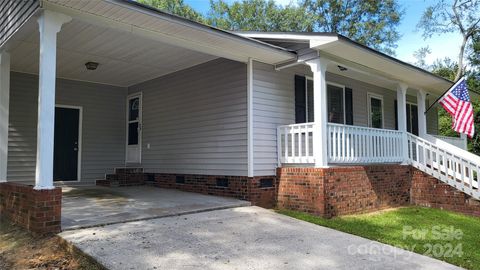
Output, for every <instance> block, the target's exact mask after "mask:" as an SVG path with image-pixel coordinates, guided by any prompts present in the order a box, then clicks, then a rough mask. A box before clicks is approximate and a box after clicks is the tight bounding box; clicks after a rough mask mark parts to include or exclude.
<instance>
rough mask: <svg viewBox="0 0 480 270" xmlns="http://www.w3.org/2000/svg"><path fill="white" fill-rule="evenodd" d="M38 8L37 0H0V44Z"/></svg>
mask: <svg viewBox="0 0 480 270" xmlns="http://www.w3.org/2000/svg"><path fill="white" fill-rule="evenodd" d="M39 8H40V1H39V0H2V1H0V46H2V45H3V44H4V43H5V42H6V41H7V40H8V39H9V38H10V37H11V36H12V35H13V33H15V31H17V30H18V28H20V26H22V24H23V23H24V22H25V21H26V20H28V18H30V17H31V16H32V15H33V14H34V13H35V11H37V10H38V9H39Z"/></svg>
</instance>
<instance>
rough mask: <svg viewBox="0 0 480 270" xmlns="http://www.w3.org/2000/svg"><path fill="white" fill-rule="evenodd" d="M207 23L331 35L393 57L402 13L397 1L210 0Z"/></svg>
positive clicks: (228, 28) (229, 28) (227, 26)
mask: <svg viewBox="0 0 480 270" xmlns="http://www.w3.org/2000/svg"><path fill="white" fill-rule="evenodd" d="M210 6H211V10H210V13H209V15H208V23H209V24H211V25H213V26H216V27H219V28H222V29H227V30H249V31H297V32H314V31H316V32H332V33H333V32H334V33H339V34H342V35H344V36H347V37H349V38H351V39H353V40H355V41H357V42H359V43H361V44H364V45H367V46H370V47H372V48H375V49H378V50H381V51H384V52H387V53H389V54H394V50H395V48H396V47H397V45H396V42H397V41H398V40H399V38H400V34H399V33H398V31H397V27H398V25H399V23H400V20H401V17H402V15H403V11H402V10H400V6H399V5H398V3H397V2H396V0H385V1H376V0H349V1H341V0H316V1H313V0H300V1H299V2H298V5H287V6H280V5H277V4H275V2H274V1H273V0H242V1H235V2H233V3H230V4H229V3H227V2H226V1H225V0H211V2H210Z"/></svg>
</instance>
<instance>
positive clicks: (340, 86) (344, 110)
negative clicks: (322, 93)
mask: <svg viewBox="0 0 480 270" xmlns="http://www.w3.org/2000/svg"><path fill="white" fill-rule="evenodd" d="M329 85H331V86H335V87H339V88H342V95H343V97H342V98H343V101H342V104H343V123H342V124H343V125H345V123H346V122H347V110H346V108H347V104H346V102H345V85H343V84H339V83H334V82H330V81H327V91H328V86H329ZM327 106H328V100H327ZM327 121H328V120H327Z"/></svg>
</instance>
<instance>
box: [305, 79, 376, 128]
mask: <svg viewBox="0 0 480 270" xmlns="http://www.w3.org/2000/svg"><path fill="white" fill-rule="evenodd" d="M308 80H310V81H313V77H311V76H305V122H307V123H309V121H308V120H309V119H308ZM326 82H327V88H328V86H329V85H332V86H336V87H339V88H342V95H343V97H342V98H343V102H342V104H343V124H344V125H345V123H346V122H347V110H346V104H345V88H346V87H345V85H343V84H339V83H335V82H331V81H326ZM327 102H328V101H327ZM382 104H383V101H382ZM327 121H328V120H327Z"/></svg>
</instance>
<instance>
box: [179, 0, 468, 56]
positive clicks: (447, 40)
mask: <svg viewBox="0 0 480 270" xmlns="http://www.w3.org/2000/svg"><path fill="white" fill-rule="evenodd" d="M184 1H185V3H187V4H189V5H190V6H192V7H193V8H194V9H196V10H197V11H200V12H202V13H206V12H207V11H208V9H209V0H184ZM233 1H234V0H227V2H233ZM276 2H278V3H279V4H281V5H286V4H289V3H290V2H291V0H276ZM294 2H295V0H294ZM434 2H435V0H399V3H400V5H401V6H402V8H404V9H405V15H404V16H403V19H402V22H401V25H400V26H399V31H400V33H401V34H402V38H401V39H400V41H399V42H398V48H397V50H396V53H397V56H396V57H397V58H399V59H401V60H403V61H407V62H414V61H415V58H414V57H413V52H414V51H416V50H418V49H419V48H421V47H424V46H427V45H428V46H429V47H430V49H431V51H432V53H431V54H430V55H428V56H427V58H426V60H427V63H429V64H431V63H432V62H433V61H435V59H437V58H444V57H450V58H453V59H456V57H457V54H458V51H459V47H460V43H461V36H460V34H442V35H441V36H438V35H434V36H432V37H431V38H429V39H427V40H424V39H423V38H422V35H421V32H416V31H415V28H416V25H417V23H418V21H419V19H420V17H421V15H422V12H423V11H424V10H425V8H426V7H427V6H429V5H431V4H432V3H434Z"/></svg>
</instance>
